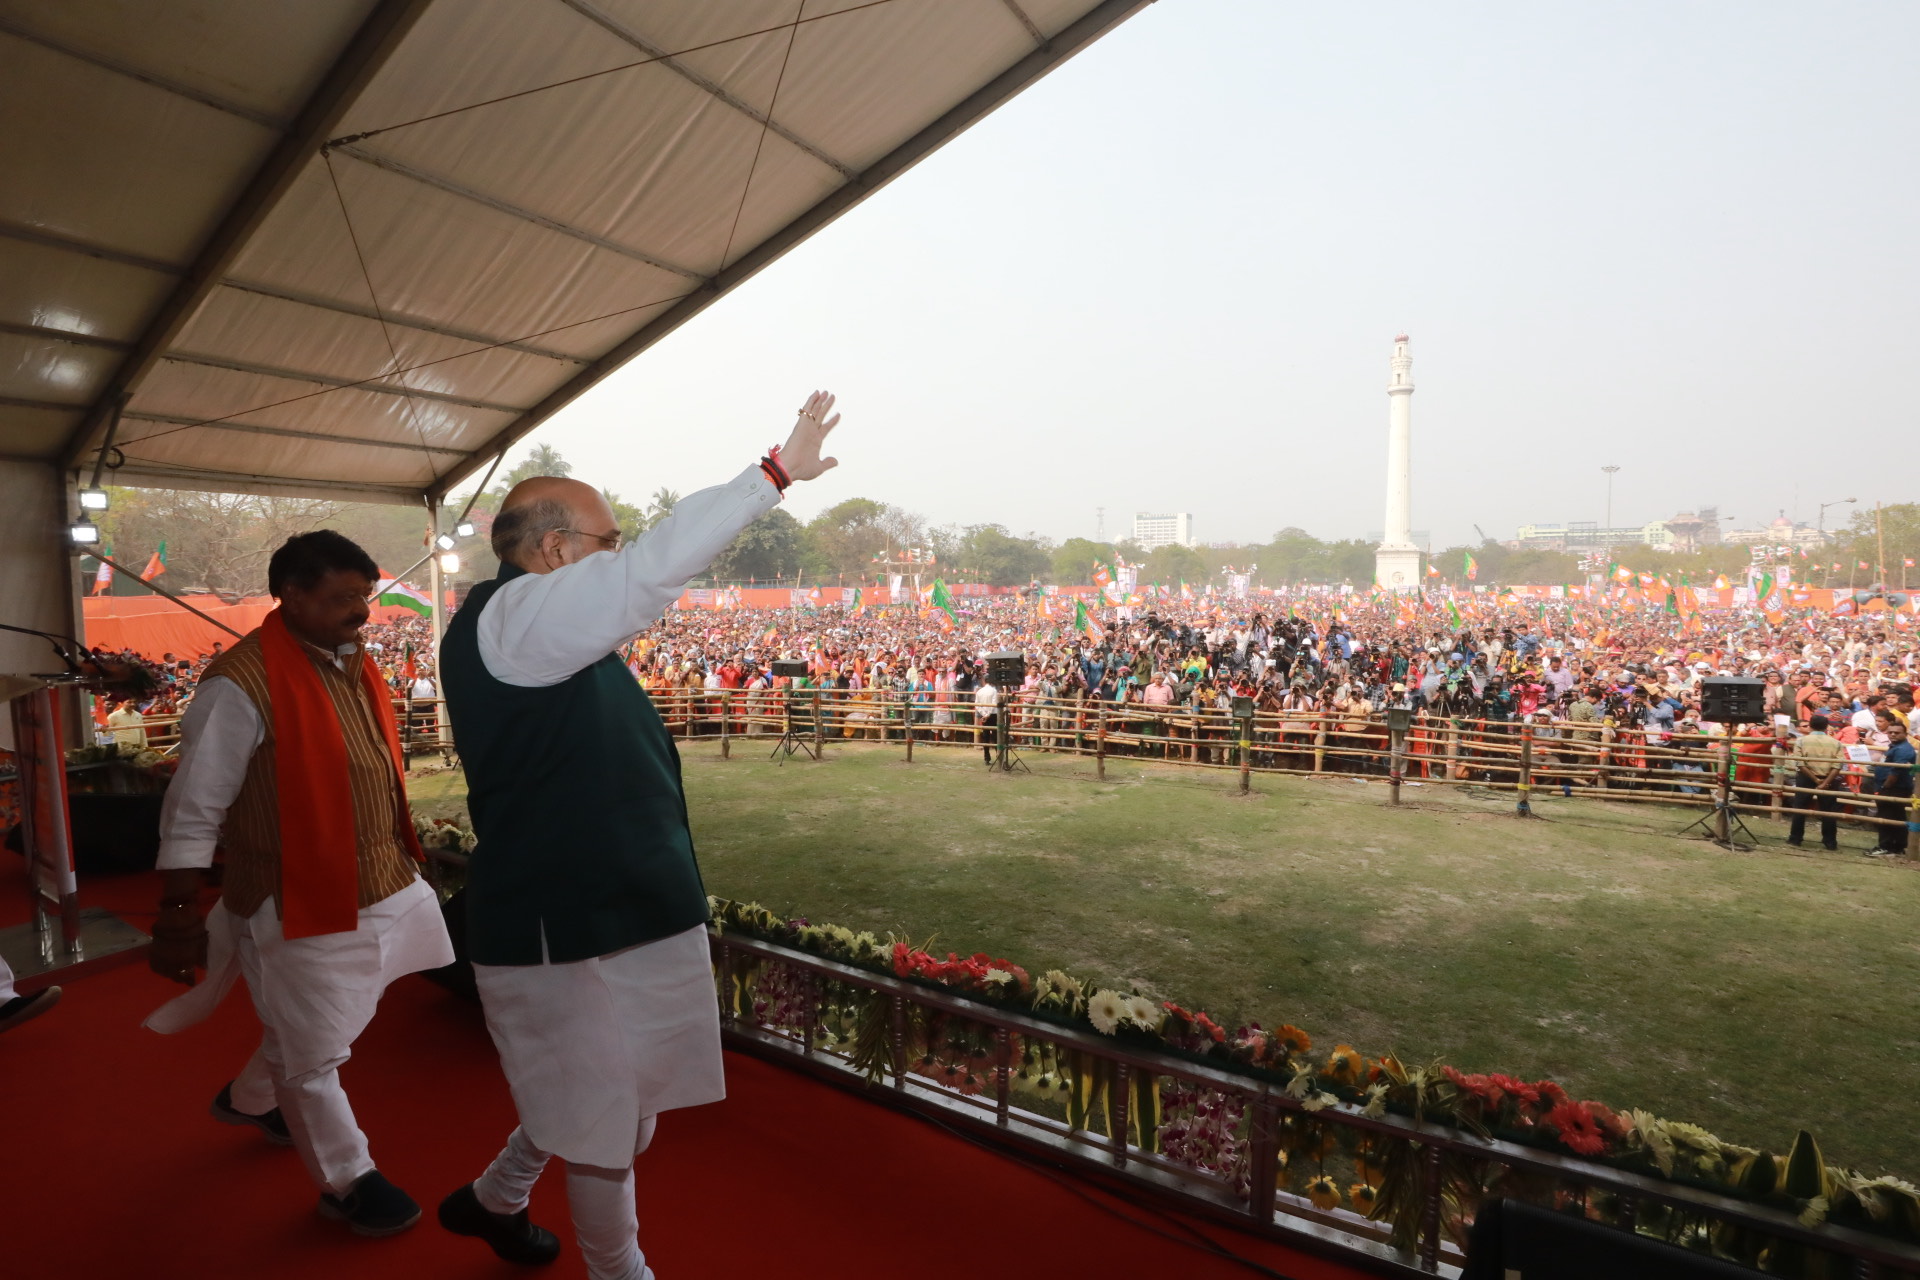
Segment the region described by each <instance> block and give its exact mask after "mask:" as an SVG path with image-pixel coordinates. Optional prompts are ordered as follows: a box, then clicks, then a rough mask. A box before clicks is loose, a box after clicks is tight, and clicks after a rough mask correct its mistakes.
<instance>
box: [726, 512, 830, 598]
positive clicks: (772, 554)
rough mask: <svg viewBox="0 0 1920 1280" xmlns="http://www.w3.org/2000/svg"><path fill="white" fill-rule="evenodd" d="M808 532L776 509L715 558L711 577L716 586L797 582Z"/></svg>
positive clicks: (738, 536)
mask: <svg viewBox="0 0 1920 1280" xmlns="http://www.w3.org/2000/svg"><path fill="white" fill-rule="evenodd" d="M806 548H807V530H806V528H805V527H804V526H802V525H801V523H800V522H799V521H798V520H795V519H794V518H793V515H792V513H791V512H788V511H787V510H785V509H784V508H781V507H775V508H774V509H773V510H771V511H769V512H767V513H766V514H765V515H763V516H761V517H760V518H759V519H758V520H755V521H754V522H753V523H752V524H750V525H748V526H747V527H746V528H744V529H742V530H741V531H740V532H739V534H738V535H737V536H736V537H735V538H734V540H733V541H732V542H729V543H728V544H727V546H726V549H725V550H723V551H722V552H721V553H720V554H719V555H718V556H715V557H714V561H713V567H712V569H710V570H709V576H710V577H711V578H712V579H713V580H714V581H715V582H729V583H748V582H774V581H778V580H780V579H786V580H788V581H793V580H794V579H796V578H797V577H798V576H799V573H800V568H801V565H802V562H803V561H804V559H805V557H806Z"/></svg>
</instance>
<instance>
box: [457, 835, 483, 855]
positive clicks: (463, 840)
mask: <svg viewBox="0 0 1920 1280" xmlns="http://www.w3.org/2000/svg"><path fill="white" fill-rule="evenodd" d="M479 847H480V837H479V836H476V835H475V834H473V832H471V831H462V832H461V833H460V852H462V853H472V852H473V851H474V850H475V849H478V848H479Z"/></svg>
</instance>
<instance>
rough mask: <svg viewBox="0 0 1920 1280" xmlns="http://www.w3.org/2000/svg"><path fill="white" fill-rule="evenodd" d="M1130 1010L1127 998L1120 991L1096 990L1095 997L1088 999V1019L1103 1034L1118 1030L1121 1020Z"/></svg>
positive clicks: (1106, 1034)
mask: <svg viewBox="0 0 1920 1280" xmlns="http://www.w3.org/2000/svg"><path fill="white" fill-rule="evenodd" d="M1130 1012H1131V1011H1130V1010H1129V1009H1128V1007H1127V998H1126V997H1125V996H1123V995H1121V994H1120V993H1119V992H1118V991H1096V992H1095V993H1094V996H1093V999H1091V1000H1089V1001H1087V1021H1089V1022H1091V1023H1092V1024H1093V1029H1094V1030H1095V1031H1098V1032H1099V1033H1100V1034H1101V1035H1103V1036H1110V1035H1112V1034H1113V1033H1114V1032H1115V1031H1118V1030H1119V1029H1120V1020H1121V1019H1122V1018H1124V1017H1127V1016H1128V1014H1129V1013H1130Z"/></svg>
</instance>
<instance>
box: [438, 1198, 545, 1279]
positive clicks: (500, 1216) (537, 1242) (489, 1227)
mask: <svg viewBox="0 0 1920 1280" xmlns="http://www.w3.org/2000/svg"><path fill="white" fill-rule="evenodd" d="M440 1225H441V1226H443V1227H445V1228H446V1229H447V1230H449V1231H451V1232H453V1234H455V1235H457V1236H478V1237H480V1238H481V1239H482V1240H485V1241H486V1242H487V1244H488V1246H490V1247H491V1248H492V1249H493V1252H494V1254H495V1255H496V1256H498V1257H500V1258H502V1259H505V1260H506V1261H508V1262H518V1263H521V1264H523V1265H525V1266H529V1267H543V1266H545V1265H546V1264H547V1263H549V1262H552V1261H553V1260H554V1259H555V1258H557V1257H559V1256H560V1241H559V1240H558V1239H557V1238H556V1237H555V1236H554V1234H553V1232H551V1231H548V1230H547V1229H546V1228H545V1227H536V1226H534V1225H533V1224H532V1223H531V1222H528V1221H527V1211H526V1210H525V1209H522V1210H521V1211H520V1212H518V1213H495V1212H493V1211H492V1210H491V1209H489V1208H487V1207H486V1206H485V1205H483V1204H481V1203H480V1197H479V1196H476V1195H475V1194H473V1184H472V1183H471V1182H469V1183H468V1184H467V1185H466V1186H464V1187H462V1188H460V1189H459V1190H458V1191H456V1192H454V1193H453V1194H452V1195H450V1196H448V1197H447V1198H446V1199H445V1200H442V1201H441V1202H440Z"/></svg>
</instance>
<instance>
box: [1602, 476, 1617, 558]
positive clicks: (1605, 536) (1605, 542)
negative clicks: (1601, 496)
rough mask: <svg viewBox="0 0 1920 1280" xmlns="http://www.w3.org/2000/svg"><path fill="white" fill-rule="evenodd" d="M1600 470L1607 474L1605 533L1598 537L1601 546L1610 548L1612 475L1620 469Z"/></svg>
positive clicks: (1611, 539) (1611, 533)
mask: <svg viewBox="0 0 1920 1280" xmlns="http://www.w3.org/2000/svg"><path fill="white" fill-rule="evenodd" d="M1600 469H1601V470H1602V471H1604V472H1606V473H1607V523H1606V525H1605V526H1604V528H1605V532H1604V533H1602V534H1601V535H1600V542H1601V545H1602V546H1608V547H1610V546H1612V545H1613V473H1614V472H1616V471H1618V470H1619V469H1620V468H1618V467H1602V468H1600Z"/></svg>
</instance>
